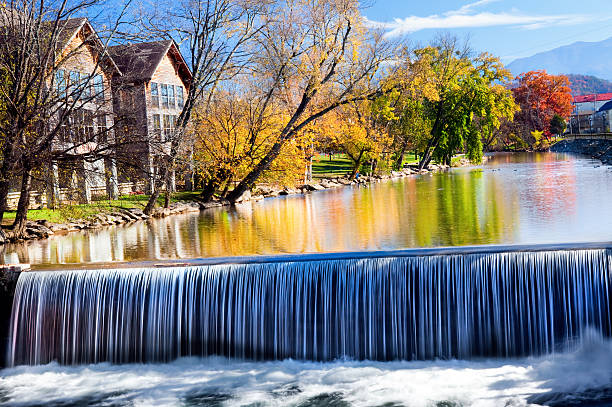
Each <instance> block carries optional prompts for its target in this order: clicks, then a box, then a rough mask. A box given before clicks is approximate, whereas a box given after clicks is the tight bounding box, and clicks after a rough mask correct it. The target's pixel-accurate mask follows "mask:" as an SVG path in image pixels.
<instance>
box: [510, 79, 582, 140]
mask: <svg viewBox="0 0 612 407" xmlns="http://www.w3.org/2000/svg"><path fill="white" fill-rule="evenodd" d="M569 85H570V82H569V79H568V78H567V76H565V75H551V74H548V73H546V71H530V72H527V73H524V74H521V75H519V76H518V78H517V80H516V84H515V86H514V87H513V88H512V92H513V94H514V99H515V100H516V103H517V104H518V105H519V106H520V111H519V112H517V113H516V115H515V117H514V123H515V126H514V130H515V132H516V133H517V134H518V135H519V136H520V137H521V138H522V139H523V140H524V141H525V142H526V143H527V144H528V145H533V143H534V142H535V139H534V138H533V137H532V133H533V132H542V133H543V134H544V136H546V137H550V135H551V134H552V133H551V122H552V120H553V117H555V115H558V116H560V117H561V118H566V117H569V115H570V114H571V112H572V94H571V89H570V87H569Z"/></svg>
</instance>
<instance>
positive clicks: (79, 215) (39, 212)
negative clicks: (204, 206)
mask: <svg viewBox="0 0 612 407" xmlns="http://www.w3.org/2000/svg"><path fill="white" fill-rule="evenodd" d="M198 194H199V192H177V193H175V194H172V198H171V202H177V201H183V200H192V199H193V198H194V197H195V196H196V195H198ZM148 199H149V196H148V195H125V196H122V197H120V198H119V199H118V200H116V201H108V200H103V201H94V202H92V203H91V204H83V205H62V206H60V207H59V208H57V209H46V208H45V209H30V210H29V211H28V219H29V220H32V221H37V220H43V219H46V220H48V221H49V222H53V223H65V222H68V221H70V220H71V219H86V218H88V217H90V216H93V215H95V214H98V213H111V212H114V211H116V210H118V209H130V208H140V209H143V208H144V207H145V206H146V205H147V200H148ZM157 202H158V205H163V204H164V197H163V196H160V197H159V198H158V200H157ZM14 219H15V211H8V212H6V213H5V214H4V220H3V222H2V223H3V224H4V225H8V224H11V223H12V222H13V220H14Z"/></svg>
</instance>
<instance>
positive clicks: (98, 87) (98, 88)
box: [93, 75, 104, 101]
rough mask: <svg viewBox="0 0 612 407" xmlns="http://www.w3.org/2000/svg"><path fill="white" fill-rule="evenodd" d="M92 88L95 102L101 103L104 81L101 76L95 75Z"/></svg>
mask: <svg viewBox="0 0 612 407" xmlns="http://www.w3.org/2000/svg"><path fill="white" fill-rule="evenodd" d="M93 88H94V96H95V98H96V100H98V101H103V100H104V79H103V78H102V75H96V76H94V77H93Z"/></svg>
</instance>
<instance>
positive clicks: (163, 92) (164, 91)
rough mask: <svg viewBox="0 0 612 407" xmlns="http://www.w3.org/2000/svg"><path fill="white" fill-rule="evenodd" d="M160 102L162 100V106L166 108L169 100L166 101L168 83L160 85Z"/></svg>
mask: <svg viewBox="0 0 612 407" xmlns="http://www.w3.org/2000/svg"><path fill="white" fill-rule="evenodd" d="M161 102H162V107H164V108H166V109H167V108H168V106H169V102H168V85H166V84H162V85H161Z"/></svg>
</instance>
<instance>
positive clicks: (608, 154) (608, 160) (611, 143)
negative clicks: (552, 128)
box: [550, 139, 612, 165]
mask: <svg viewBox="0 0 612 407" xmlns="http://www.w3.org/2000/svg"><path fill="white" fill-rule="evenodd" d="M550 151H552V152H553V153H574V154H582V155H588V156H590V157H593V158H595V159H597V160H600V161H601V162H602V163H604V164H606V165H612V140H606V139H574V140H570V139H568V140H561V141H559V142H558V143H556V144H554V145H553V146H552V147H551V148H550Z"/></svg>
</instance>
